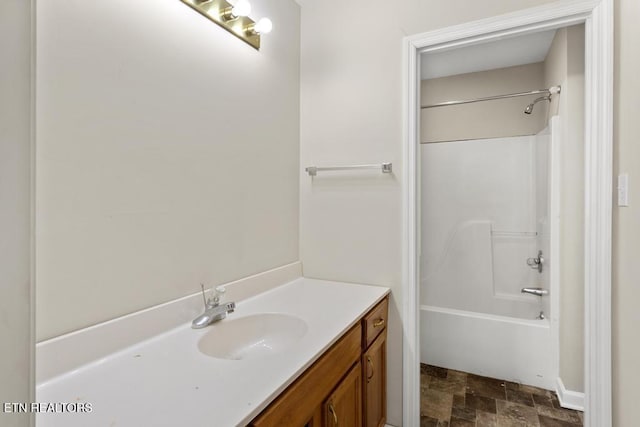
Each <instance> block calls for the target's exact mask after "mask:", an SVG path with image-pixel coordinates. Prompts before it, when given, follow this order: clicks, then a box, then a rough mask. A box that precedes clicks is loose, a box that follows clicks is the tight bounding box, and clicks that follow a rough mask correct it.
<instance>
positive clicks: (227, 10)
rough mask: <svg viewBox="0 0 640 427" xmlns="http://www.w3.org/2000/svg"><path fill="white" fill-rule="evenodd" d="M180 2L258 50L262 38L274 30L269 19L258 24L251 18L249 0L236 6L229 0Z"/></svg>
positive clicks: (239, 2) (244, 0)
mask: <svg viewBox="0 0 640 427" xmlns="http://www.w3.org/2000/svg"><path fill="white" fill-rule="evenodd" d="M180 1H181V2H182V3H185V4H186V5H187V6H189V7H191V8H192V9H193V10H195V11H196V12H198V13H200V14H201V15H203V16H205V17H206V18H208V19H209V20H211V21H213V22H215V23H216V24H218V25H219V26H221V27H222V28H224V29H225V30H227V31H229V32H230V33H231V34H233V35H234V36H236V37H238V38H239V39H241V40H244V41H245V43H248V44H250V45H251V46H253V47H254V48H255V49H256V50H260V36H261V35H262V34H268V33H270V32H271V29H272V28H273V24H272V23H271V20H270V19H269V18H262V19H260V20H259V21H258V22H256V21H254V20H253V19H251V18H249V16H248V15H249V14H250V13H251V4H250V3H249V1H248V0H237V1H236V2H235V3H234V4H231V3H230V2H229V1H228V0H180Z"/></svg>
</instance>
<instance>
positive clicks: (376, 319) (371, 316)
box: [362, 297, 389, 349]
mask: <svg viewBox="0 0 640 427" xmlns="http://www.w3.org/2000/svg"><path fill="white" fill-rule="evenodd" d="M388 308H389V298H388V297H387V298H385V299H384V300H382V301H380V303H378V305H376V306H375V307H374V308H373V309H372V310H371V311H370V312H369V313H367V314H366V315H365V316H364V319H362V324H363V331H362V332H363V335H362V348H363V349H366V348H367V347H369V346H370V345H371V343H372V342H373V341H374V340H375V339H376V337H377V336H378V335H380V332H382V331H383V330H385V328H386V327H387V317H388V314H387V311H388Z"/></svg>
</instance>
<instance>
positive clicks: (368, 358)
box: [367, 356, 375, 383]
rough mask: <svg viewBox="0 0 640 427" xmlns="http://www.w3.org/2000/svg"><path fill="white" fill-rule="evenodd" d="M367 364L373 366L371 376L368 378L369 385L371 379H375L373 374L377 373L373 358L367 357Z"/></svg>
mask: <svg viewBox="0 0 640 427" xmlns="http://www.w3.org/2000/svg"><path fill="white" fill-rule="evenodd" d="M367 364H368V365H369V366H371V375H369V376H368V377H367V383H369V382H370V381H371V378H373V374H374V373H375V371H374V370H373V362H372V361H371V356H367Z"/></svg>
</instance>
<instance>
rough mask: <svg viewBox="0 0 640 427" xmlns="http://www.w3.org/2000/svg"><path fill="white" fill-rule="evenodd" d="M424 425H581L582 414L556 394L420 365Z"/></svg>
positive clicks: (573, 426) (427, 426)
mask: <svg viewBox="0 0 640 427" xmlns="http://www.w3.org/2000/svg"><path fill="white" fill-rule="evenodd" d="M420 393H421V399H420V400H421V402H420V427H576V426H582V412H579V411H573V410H571V409H564V408H562V407H561V406H560V403H559V402H558V398H557V397H556V395H555V393H554V392H551V391H548V390H543V389H541V388H537V387H531V386H527V385H523V384H518V383H513V382H509V381H502V380H497V379H494V378H488V377H481V376H479V375H474V374H468V373H466V372H460V371H454V370H452V369H445V368H439V367H437V366H431V365H424V364H421V365H420Z"/></svg>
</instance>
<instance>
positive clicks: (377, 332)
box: [361, 298, 389, 427]
mask: <svg viewBox="0 0 640 427" xmlns="http://www.w3.org/2000/svg"><path fill="white" fill-rule="evenodd" d="M388 306H389V298H385V299H384V300H383V301H382V302H380V303H379V304H378V305H377V306H376V307H374V308H373V309H372V310H371V311H370V312H369V313H368V314H367V315H365V316H364V318H363V321H362V323H363V339H362V351H363V353H362V359H361V365H362V390H363V392H362V395H363V407H362V419H363V423H362V425H363V426H364V427H382V426H384V425H385V422H386V420H387V327H386V326H387V318H388Z"/></svg>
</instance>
